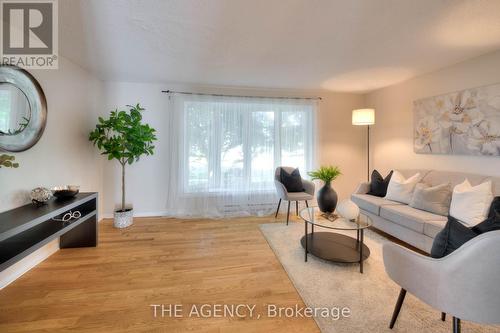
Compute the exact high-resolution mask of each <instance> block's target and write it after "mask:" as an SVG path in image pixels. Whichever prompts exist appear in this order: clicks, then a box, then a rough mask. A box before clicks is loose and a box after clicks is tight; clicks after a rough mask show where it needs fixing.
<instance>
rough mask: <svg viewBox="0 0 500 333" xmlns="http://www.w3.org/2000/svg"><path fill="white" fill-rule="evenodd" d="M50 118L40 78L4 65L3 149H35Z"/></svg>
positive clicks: (0, 98)
mask: <svg viewBox="0 0 500 333" xmlns="http://www.w3.org/2000/svg"><path fill="white" fill-rule="evenodd" d="M46 119H47V101H46V99H45V94H44V93H43V90H42V88H41V87H40V84H39V83H38V82H37V81H36V79H35V78H34V77H33V76H31V74H29V73H28V72H26V71H25V70H23V69H20V68H17V67H14V66H0V150H6V151H12V152H19V151H23V150H26V149H29V148H31V147H32V146H33V145H34V144H35V143H36V142H37V141H38V140H39V139H40V137H41V136H42V133H43V130H44V129H45V123H46Z"/></svg>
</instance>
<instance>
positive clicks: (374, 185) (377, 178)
mask: <svg viewBox="0 0 500 333" xmlns="http://www.w3.org/2000/svg"><path fill="white" fill-rule="evenodd" d="M393 173H394V171H393V170H391V172H389V174H388V175H387V177H385V179H384V177H382V175H381V174H380V172H378V171H377V170H373V172H372V177H371V179H372V181H371V182H370V191H369V192H368V194H371V195H374V196H377V197H382V198H383V197H385V195H386V194H387V187H388V186H389V182H390V181H391V177H392V174H393Z"/></svg>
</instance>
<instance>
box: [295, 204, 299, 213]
mask: <svg viewBox="0 0 500 333" xmlns="http://www.w3.org/2000/svg"><path fill="white" fill-rule="evenodd" d="M295 215H296V216H299V202H298V201H295Z"/></svg>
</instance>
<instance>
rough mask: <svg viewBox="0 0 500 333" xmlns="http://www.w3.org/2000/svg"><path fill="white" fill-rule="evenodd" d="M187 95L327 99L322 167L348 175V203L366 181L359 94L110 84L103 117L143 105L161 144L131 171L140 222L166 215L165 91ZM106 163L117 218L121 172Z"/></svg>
mask: <svg viewBox="0 0 500 333" xmlns="http://www.w3.org/2000/svg"><path fill="white" fill-rule="evenodd" d="M166 89H170V90H186V91H196V92H214V93H225V94H236V95H239V94H244V95H255V96H321V97H322V98H323V101H322V102H321V104H320V112H319V115H318V119H317V120H318V121H317V122H318V153H319V154H318V155H319V156H318V161H319V163H320V164H334V165H339V166H340V168H341V169H342V170H343V171H344V175H343V176H342V177H341V178H339V179H338V181H336V182H335V188H336V189H337V191H338V192H339V195H340V197H341V198H346V197H347V196H348V195H349V194H350V193H351V192H352V190H353V189H354V188H355V186H356V185H357V183H358V182H359V181H360V180H362V179H363V177H364V172H365V171H364V170H365V169H364V168H365V163H364V159H363V158H364V155H363V154H364V150H363V149H364V142H365V141H364V140H365V136H364V135H365V132H364V131H363V129H362V128H357V127H353V126H352V125H351V110H352V109H353V108H359V107H362V106H363V102H364V98H363V96H362V95H356V94H337V93H331V92H325V91H294V90H281V89H271V90H270V89H267V90H258V89H241V88H240V89H234V88H228V87H201V86H189V85H173V84H146V83H127V82H107V83H105V84H104V93H105V101H106V102H105V106H106V107H105V108H104V109H102V111H104V112H103V113H102V114H103V115H104V114H107V113H109V111H110V110H112V109H114V108H117V107H118V108H120V107H124V106H125V105H127V104H136V103H140V104H141V105H142V106H143V107H145V108H146V112H145V113H144V121H145V122H148V123H149V124H150V125H151V126H153V127H154V128H155V129H156V130H157V136H158V141H157V142H156V144H155V146H156V150H155V154H154V155H153V156H146V157H144V158H142V159H141V160H140V161H139V163H136V164H133V165H132V166H127V180H126V184H127V189H126V192H127V202H128V203H131V204H132V203H133V206H134V210H135V214H136V215H138V216H147V215H161V214H163V213H164V211H165V204H166V199H167V198H166V195H167V191H166V186H167V183H168V182H167V170H166V167H167V163H166V161H167V160H168V156H167V155H166V154H165V151H166V146H165V145H166V140H165V138H166V136H167V134H168V133H167V132H166V131H167V128H168V124H167V119H168V118H167V112H169V110H168V96H167V95H166V94H164V93H162V92H161V91H162V90H166ZM103 163H104V174H103V175H104V183H103V186H104V191H103V210H104V215H105V216H112V213H113V209H114V208H115V206H116V205H117V204H118V203H119V202H120V193H121V192H120V186H121V185H120V184H121V183H120V182H121V179H120V168H119V164H118V163H117V162H116V161H105V162H103Z"/></svg>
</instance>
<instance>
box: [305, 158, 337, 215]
mask: <svg viewBox="0 0 500 333" xmlns="http://www.w3.org/2000/svg"><path fill="white" fill-rule="evenodd" d="M341 174H342V173H341V172H340V169H339V168H338V167H336V166H322V167H320V168H319V169H318V170H315V171H311V172H309V173H308V175H309V176H310V177H311V179H312V180H316V179H319V180H322V181H323V182H324V185H323V187H322V188H321V189H320V190H319V191H318V206H319V210H321V211H322V212H323V213H333V212H334V211H335V208H337V201H338V197H337V192H335V190H334V189H333V188H332V181H334V180H335V179H336V178H337V177H338V176H340V175H341Z"/></svg>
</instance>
